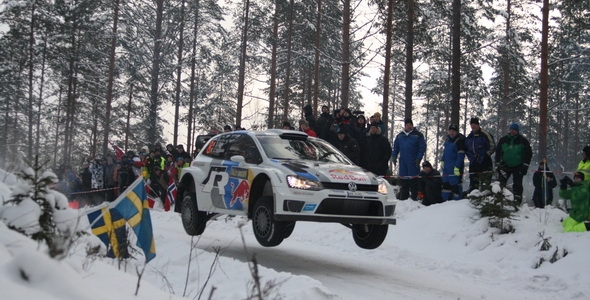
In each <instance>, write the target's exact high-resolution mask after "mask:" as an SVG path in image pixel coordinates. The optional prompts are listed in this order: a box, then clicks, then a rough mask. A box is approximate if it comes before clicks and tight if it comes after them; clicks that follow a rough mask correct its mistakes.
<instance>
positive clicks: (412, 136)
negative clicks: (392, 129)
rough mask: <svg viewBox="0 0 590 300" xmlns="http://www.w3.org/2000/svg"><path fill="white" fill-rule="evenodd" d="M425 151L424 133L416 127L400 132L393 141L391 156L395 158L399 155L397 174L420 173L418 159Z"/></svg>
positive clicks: (409, 174) (413, 174) (412, 174)
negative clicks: (409, 130)
mask: <svg viewBox="0 0 590 300" xmlns="http://www.w3.org/2000/svg"><path fill="white" fill-rule="evenodd" d="M425 152H426V140H425V139H424V135H422V133H421V132H420V131H418V130H417V129H416V128H414V129H413V130H412V131H411V132H405V131H402V132H400V133H399V134H398V135H397V137H396V138H395V141H394V142H393V153H392V154H391V156H392V157H393V159H394V160H397V156H398V155H399V175H400V176H416V175H418V174H419V173H420V161H421V160H422V157H423V156H424V153H425Z"/></svg>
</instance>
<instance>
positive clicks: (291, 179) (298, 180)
mask: <svg viewBox="0 0 590 300" xmlns="http://www.w3.org/2000/svg"><path fill="white" fill-rule="evenodd" d="M287 184H288V185H289V187H290V188H294V189H302V190H314V191H317V190H321V189H322V188H323V186H322V183H321V182H319V181H317V180H312V179H309V178H305V177H301V176H296V175H289V176H287Z"/></svg>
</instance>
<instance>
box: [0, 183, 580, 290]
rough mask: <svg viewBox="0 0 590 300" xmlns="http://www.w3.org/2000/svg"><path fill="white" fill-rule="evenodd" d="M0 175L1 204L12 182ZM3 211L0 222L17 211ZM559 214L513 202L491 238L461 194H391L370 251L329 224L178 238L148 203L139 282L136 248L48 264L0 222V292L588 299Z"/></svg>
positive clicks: (81, 217) (240, 226) (164, 215)
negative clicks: (396, 197) (402, 197)
mask: <svg viewBox="0 0 590 300" xmlns="http://www.w3.org/2000/svg"><path fill="white" fill-rule="evenodd" d="M0 181H3V182H0V199H2V201H3V202H5V201H7V200H8V199H10V197H11V196H10V195H11V191H13V190H14V189H16V188H17V186H18V185H19V184H18V183H17V181H16V180H15V179H14V178H13V177H9V176H3V177H2V180H0ZM556 194H557V192H556ZM56 199H61V198H59V196H58V197H57V198H56ZM60 201H61V200H60ZM58 202H59V201H58ZM7 209H8V207H7V204H4V207H2V208H1V209H0V213H3V214H4V217H6V216H7V214H14V213H17V212H15V211H12V212H7ZM21 213H22V211H21ZM566 215H567V214H566V213H565V212H564V211H562V210H560V209H557V208H555V207H552V206H547V207H546V208H545V209H538V208H531V207H529V206H528V205H526V204H525V205H523V206H522V207H521V208H520V210H519V212H518V213H517V214H516V216H515V219H514V220H512V225H513V226H514V229H515V231H514V232H513V233H509V234H500V233H499V232H498V230H497V229H496V228H492V227H490V225H489V222H488V220H487V219H485V218H481V217H480V216H479V212H478V211H477V210H476V209H475V208H473V206H472V205H471V203H470V202H469V201H468V200H461V201H451V202H446V203H442V204H436V205H431V206H428V207H426V206H423V205H421V204H420V203H419V202H415V201H411V200H407V201H398V203H397V208H396V217H397V225H392V226H390V227H389V233H388V236H387V238H386V240H385V242H384V243H383V244H382V245H381V246H380V247H379V248H377V249H375V250H364V249H361V248H359V247H357V246H356V245H355V243H354V241H353V239H352V234H351V232H350V229H348V228H346V227H344V226H342V225H339V224H330V223H307V222H298V223H297V225H296V227H295V230H294V232H293V234H292V235H291V237H289V238H288V239H286V240H285V241H284V242H283V243H282V244H281V245H279V246H277V247H273V248H265V247H262V246H260V245H259V244H258V243H257V242H256V239H255V238H254V234H253V233H252V230H251V223H250V222H248V221H247V220H245V219H243V218H241V217H229V216H227V217H226V216H222V217H219V218H217V219H215V220H212V221H210V222H209V223H208V224H207V229H206V230H205V232H204V234H203V235H201V236H197V237H190V236H188V235H187V234H186V233H185V232H184V230H183V228H182V223H181V220H180V216H179V215H178V214H176V213H174V212H164V211H162V210H160V209H154V210H152V211H151V218H152V222H153V228H154V239H155V243H156V252H157V255H156V257H155V258H154V259H153V260H151V261H150V262H149V263H148V264H147V265H145V270H144V272H143V276H141V278H140V279H139V276H138V274H139V273H141V272H142V270H143V268H144V263H143V261H144V259H143V257H142V252H141V251H136V252H134V253H133V256H134V258H132V259H128V260H123V261H119V260H117V259H111V258H106V257H104V253H102V254H103V255H100V254H99V255H97V254H89V253H88V251H89V249H92V248H93V246H97V245H101V242H100V240H98V238H96V237H95V236H93V235H92V234H88V235H83V236H81V237H80V238H78V239H77V240H76V241H75V243H74V245H73V247H72V248H71V249H70V251H69V252H68V254H67V255H66V256H65V257H63V258H61V259H51V258H49V256H48V255H47V253H46V249H45V248H44V247H43V246H40V245H39V244H38V243H37V242H35V241H33V240H31V239H30V238H27V237H25V236H23V235H21V234H19V233H17V232H15V231H13V230H10V229H8V227H7V225H6V224H5V222H1V221H0V290H2V297H1V298H2V299H7V300H8V299H19V300H20V299H72V300H78V299H138V298H139V299H181V298H188V299H227V300H230V299H231V300H235V299H250V298H251V297H252V295H255V294H256V293H258V291H257V290H256V288H258V287H259V288H260V290H261V291H262V293H263V295H264V296H263V297H262V299H293V300H294V299H307V300H313V299H351V300H354V299H363V300H364V299H535V300H538V299H559V298H561V299H564V298H567V299H588V298H590V276H588V274H587V273H586V272H587V271H588V270H590V259H589V258H588V253H589V249H590V233H564V232H563V229H562V227H561V224H560V221H561V220H562V219H563V218H564V217H565V216H566ZM5 219H10V218H5ZM27 219H29V218H27V217H23V218H22V221H26V220H27ZM62 222H65V223H67V224H70V226H78V227H79V228H82V229H84V230H85V231H87V232H90V228H89V225H88V221H87V218H86V216H85V211H84V209H79V210H75V209H70V208H67V209H65V210H63V212H62V213H61V214H60V216H59V223H62ZM542 246H545V248H549V249H548V250H545V251H542V250H541V249H542ZM103 248H104V247H103ZM102 250H103V252H104V249H102ZM253 274H257V275H253ZM255 282H258V284H255ZM138 285H139V286H138ZM136 291H137V296H136V295H135V294H136ZM256 299H258V298H256Z"/></svg>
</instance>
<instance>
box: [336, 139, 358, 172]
mask: <svg viewBox="0 0 590 300" xmlns="http://www.w3.org/2000/svg"><path fill="white" fill-rule="evenodd" d="M336 147H337V148H338V150H340V152H342V153H344V155H346V157H348V158H349V159H350V160H352V162H353V163H355V164H356V165H359V159H360V156H359V155H360V149H359V145H358V143H357V141H356V140H355V139H354V138H352V137H350V135H348V134H346V135H345V136H344V138H343V139H342V140H340V139H338V145H337V146H336Z"/></svg>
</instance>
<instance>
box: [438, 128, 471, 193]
mask: <svg viewBox="0 0 590 300" xmlns="http://www.w3.org/2000/svg"><path fill="white" fill-rule="evenodd" d="M464 161H465V136H463V135H462V134H461V133H459V128H458V127H457V125H455V124H451V125H450V126H449V134H448V135H447V139H446V140H445V144H444V151H443V155H442V158H441V162H440V164H441V167H442V171H443V177H442V182H443V189H442V199H443V201H447V200H460V199H463V185H462V178H463V168H464V166H465V163H464Z"/></svg>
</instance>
